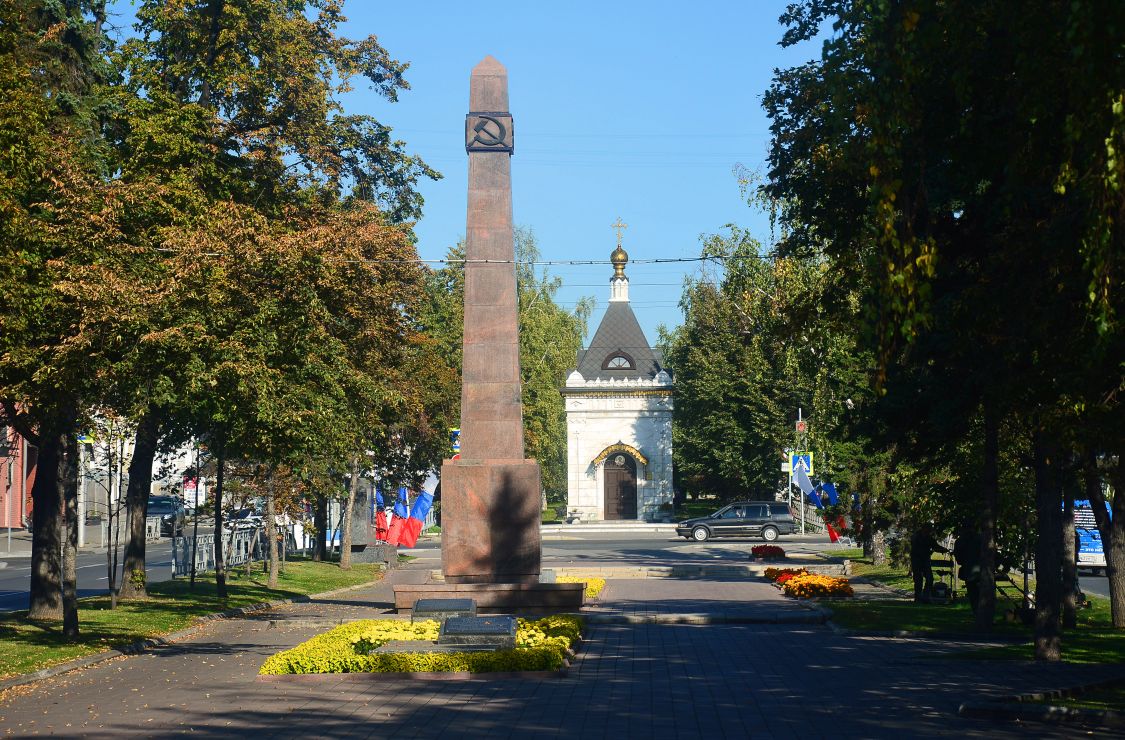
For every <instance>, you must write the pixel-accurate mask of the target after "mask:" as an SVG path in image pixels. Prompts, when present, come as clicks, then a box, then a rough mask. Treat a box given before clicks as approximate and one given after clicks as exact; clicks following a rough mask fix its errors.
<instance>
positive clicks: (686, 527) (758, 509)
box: [676, 501, 797, 542]
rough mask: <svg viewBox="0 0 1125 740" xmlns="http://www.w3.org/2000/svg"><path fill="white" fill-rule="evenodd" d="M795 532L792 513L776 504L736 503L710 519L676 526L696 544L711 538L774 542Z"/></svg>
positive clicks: (717, 512)
mask: <svg viewBox="0 0 1125 740" xmlns="http://www.w3.org/2000/svg"><path fill="white" fill-rule="evenodd" d="M796 531H797V521H796V519H795V517H794V516H793V510H792V509H790V508H789V505H788V504H784V503H780V502H776V501H735V502H734V503H733V504H729V505H727V506H724V507H723V508H721V509H719V510H718V511H716V512H715V513H714V514H711V515H709V516H700V517H695V518H693V519H685V520H684V521H682V522H679V523H678V524H676V534H677V535H679V536H680V537H686V538H688V539H689V540H695V541H697V542H705V541H706V540H709V539H711V538H712V537H761V538H762V539H763V540H765V541H766V542H773V541H774V540H776V539H777V538H778V536H779V535H783V534H793V533H794V532H796Z"/></svg>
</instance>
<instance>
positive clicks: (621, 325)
mask: <svg viewBox="0 0 1125 740" xmlns="http://www.w3.org/2000/svg"><path fill="white" fill-rule="evenodd" d="M617 356H621V357H624V358H625V359H626V360H627V361H628V364H629V365H630V366H631V367H629V368H621V369H615V368H607V367H606V365H607V364H608V363H609V361H610V360H611V359H612V358H614V357H617ZM662 361H663V358H662V357H661V355H660V352H659V350H654V349H653V348H652V347H649V345H648V340H647V339H645V333H644V331H643V330H642V329H641V325H640V324H639V323H638V322H637V317H636V316H635V315H633V309H632V308H630V306H629V302H628V301H610V303H609V308H608V309H606V312H605V316H604V317H602V322H601V323H600V324H598V330H597V331H596V332H595V333H594V338H593V340H591V342H590V346H589V348H587V349H585V350H579V352H578V372H579V374H581V375H582V377H583V378H585V379H586V380H593V379H594V378H617V379H623V378H627V379H638V378H644V379H651V378H655V377H656V374H657V373H659V372H660V370H661V369H662V367H661V364H662Z"/></svg>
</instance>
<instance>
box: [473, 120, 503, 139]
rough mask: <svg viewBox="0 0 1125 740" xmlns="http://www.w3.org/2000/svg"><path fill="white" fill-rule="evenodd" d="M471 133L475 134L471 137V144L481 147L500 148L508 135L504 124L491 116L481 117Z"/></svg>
mask: <svg viewBox="0 0 1125 740" xmlns="http://www.w3.org/2000/svg"><path fill="white" fill-rule="evenodd" d="M490 124H491V125H490ZM494 127H495V130H494ZM473 131H474V132H476V136H474V137H473V141H472V143H473V144H481V145H482V146H501V145H503V144H504V139H505V138H506V137H507V135H508V130H507V129H506V128H504V124H502V123H500V121H498V120H496V119H495V118H493V117H492V116H481V117H480V120H479V121H477V125H476V126H473Z"/></svg>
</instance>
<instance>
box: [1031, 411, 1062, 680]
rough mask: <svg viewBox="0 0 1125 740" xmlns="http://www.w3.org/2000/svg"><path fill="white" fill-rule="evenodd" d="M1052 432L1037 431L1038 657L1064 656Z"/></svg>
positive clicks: (1059, 512)
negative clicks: (1061, 636)
mask: <svg viewBox="0 0 1125 740" xmlns="http://www.w3.org/2000/svg"><path fill="white" fill-rule="evenodd" d="M1048 434H1049V432H1044V431H1041V430H1040V431H1036V432H1035V434H1034V441H1033V448H1034V458H1035V509H1036V515H1037V517H1038V520H1039V526H1038V535H1039V536H1038V539H1037V542H1036V545H1035V630H1034V634H1035V659H1036V660H1046V661H1057V660H1060V659H1061V658H1062V650H1061V640H1060V636H1059V604H1060V602H1061V601H1062V598H1061V597H1062V567H1061V566H1062V521H1061V519H1062V496H1061V495H1060V491H1059V489H1060V486H1059V475H1058V468H1059V460H1058V448H1057V446H1056V445H1055V443H1054V440H1053V439H1050V438H1049V437H1048Z"/></svg>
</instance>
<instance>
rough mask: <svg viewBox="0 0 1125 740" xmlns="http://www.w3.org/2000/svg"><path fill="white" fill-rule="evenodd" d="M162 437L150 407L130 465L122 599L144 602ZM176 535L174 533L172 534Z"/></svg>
mask: <svg viewBox="0 0 1125 740" xmlns="http://www.w3.org/2000/svg"><path fill="white" fill-rule="evenodd" d="M159 437H160V416H159V414H158V413H157V411H156V408H155V407H153V406H149V408H148V411H146V412H145V415H144V416H142V417H141V421H140V424H139V425H138V426H137V438H136V443H135V445H134V447H133V459H132V460H131V461H130V463H129V489H128V493H127V494H126V496H125V505H126V506H127V507H128V509H129V515H128V519H127V521H128V522H129V537H128V539H126V540H125V566H124V569H123V570H124V573H123V575H122V578H121V592H120V595H121V598H123V599H143V598H145V597H146V596H147V595H148V594H147V592H146V591H145V581H146V580H147V579H146V572H145V534H146V533H145V520H146V518H147V516H148V495H149V492H150V491H151V490H152V461H153V458H155V457H156V443H157V440H158V439H159ZM173 534H174V533H173Z"/></svg>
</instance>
